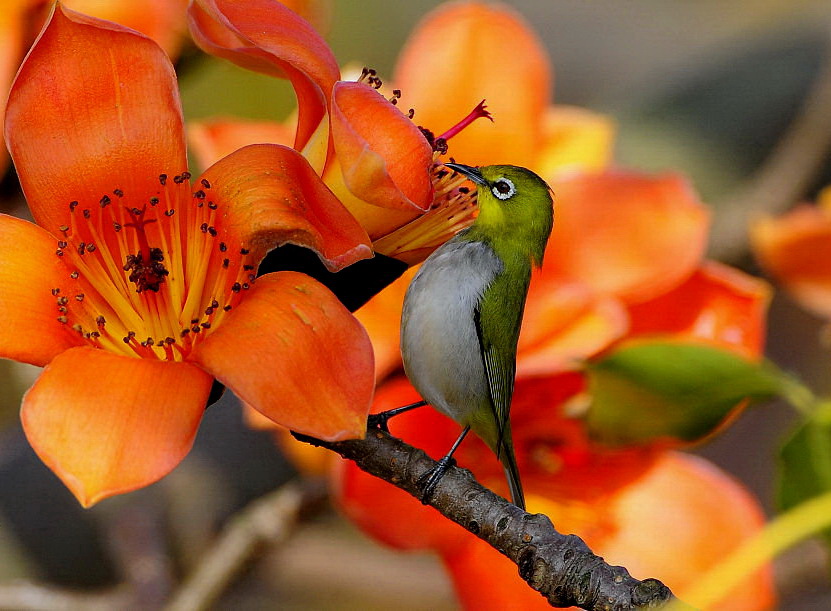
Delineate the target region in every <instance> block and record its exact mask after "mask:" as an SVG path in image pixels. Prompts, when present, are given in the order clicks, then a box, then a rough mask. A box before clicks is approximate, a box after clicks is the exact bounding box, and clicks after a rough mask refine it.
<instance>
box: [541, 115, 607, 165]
mask: <svg viewBox="0 0 831 611" xmlns="http://www.w3.org/2000/svg"><path fill="white" fill-rule="evenodd" d="M542 130H543V142H542V146H541V148H540V152H539V155H538V156H537V159H536V161H535V165H534V170H536V172H537V173H538V174H540V176H545V177H553V176H556V175H557V174H558V173H559V172H564V171H574V170H584V171H585V170H588V171H598V170H602V169H604V168H605V167H606V166H607V165H609V162H610V160H611V158H612V153H613V150H612V149H613V147H614V135H615V124H614V121H612V119H611V118H610V117H607V116H606V115H601V114H599V113H596V112H592V111H590V110H586V109H584V108H578V107H576V106H560V105H557V106H551V107H549V108H548V109H547V110H546V112H545V115H544V117H543V125H542Z"/></svg>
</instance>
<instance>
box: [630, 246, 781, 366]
mask: <svg viewBox="0 0 831 611" xmlns="http://www.w3.org/2000/svg"><path fill="white" fill-rule="evenodd" d="M770 298H771V290H770V286H768V284H767V283H766V282H764V281H763V280H760V279H758V278H754V277H753V276H748V275H747V274H744V273H742V272H740V271H739V270H737V269H733V268H732V267H728V266H726V265H722V264H721V263H717V262H715V261H705V262H704V263H703V264H702V265H701V267H700V268H699V269H698V270H696V271H695V273H693V275H692V276H690V277H689V278H688V279H687V280H686V281H685V282H684V283H683V284H681V285H680V286H678V287H676V288H675V289H673V290H672V291H669V292H668V293H665V294H663V295H661V296H659V297H657V298H656V299H652V300H650V301H647V302H644V303H640V304H637V305H634V306H631V307H630V308H629V313H630V317H631V321H632V328H631V335H641V334H673V335H674V334H681V335H688V336H693V337H695V338H701V339H706V340H713V341H715V342H717V343H718V344H721V345H723V346H724V347H727V348H732V349H734V350H738V351H739V352H741V353H742V354H746V355H747V356H752V357H759V356H761V354H762V348H763V345H764V339H765V319H766V313H767V308H768V304H769V303H770Z"/></svg>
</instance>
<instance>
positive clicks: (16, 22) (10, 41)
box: [0, 0, 32, 176]
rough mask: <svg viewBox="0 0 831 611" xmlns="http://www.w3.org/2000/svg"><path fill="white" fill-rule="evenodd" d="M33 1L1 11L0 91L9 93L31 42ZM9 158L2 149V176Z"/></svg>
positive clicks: (8, 4) (9, 1)
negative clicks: (30, 27) (29, 35)
mask: <svg viewBox="0 0 831 611" xmlns="http://www.w3.org/2000/svg"><path fill="white" fill-rule="evenodd" d="M31 4H32V0H6V1H5V2H4V3H3V10H0V91H1V92H2V94H4V95H5V94H6V93H7V92H8V90H9V89H8V88H9V87H10V86H11V83H12V80H13V79H14V75H15V72H17V68H18V66H19V65H20V60H21V58H22V56H23V51H24V49H25V48H26V46H27V45H28V42H29V40H27V38H28V34H29V32H28V31H27V27H26V26H27V25H28V24H27V19H26V16H27V11H28V10H30V5H31ZM2 127H3V115H2V114H0V128H2ZM8 164H9V157H8V153H7V152H6V150H5V147H2V148H0V176H2V175H4V174H5V173H6V169H7V168H8Z"/></svg>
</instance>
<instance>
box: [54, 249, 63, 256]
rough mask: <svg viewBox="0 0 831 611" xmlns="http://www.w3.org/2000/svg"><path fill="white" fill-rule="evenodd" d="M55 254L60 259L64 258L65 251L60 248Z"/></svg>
mask: <svg viewBox="0 0 831 611" xmlns="http://www.w3.org/2000/svg"><path fill="white" fill-rule="evenodd" d="M55 254H56V255H58V256H59V257H63V251H62V250H61V249H60V248H59V249H58V250H56V251H55Z"/></svg>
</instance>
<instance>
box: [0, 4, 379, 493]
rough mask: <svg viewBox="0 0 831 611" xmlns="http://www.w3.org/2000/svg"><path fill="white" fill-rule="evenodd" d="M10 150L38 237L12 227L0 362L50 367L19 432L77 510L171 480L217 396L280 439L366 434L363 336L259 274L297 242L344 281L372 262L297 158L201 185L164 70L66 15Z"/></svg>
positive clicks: (34, 73) (252, 153)
mask: <svg viewBox="0 0 831 611" xmlns="http://www.w3.org/2000/svg"><path fill="white" fill-rule="evenodd" d="M78 58H83V61H79V59H78ZM46 100H48V103H46V102H45V101H46ZM6 140H7V142H8V144H9V149H10V151H11V154H12V158H13V160H14V162H15V165H16V167H17V172H18V175H19V177H20V182H21V185H22V187H23V190H24V193H25V195H26V198H27V200H28V202H29V205H30V208H31V211H32V215H33V216H34V218H35V221H36V222H37V225H35V224H32V223H28V222H26V221H23V220H19V219H16V218H13V217H9V216H0V258H2V260H3V261H4V264H3V266H2V267H0V313H1V314H2V320H3V324H2V332H1V333H0V356H2V357H5V358H13V359H16V360H19V361H24V362H28V363H32V364H36V365H45V366H46V368H45V370H44V371H43V373H42V374H41V376H40V377H39V379H38V380H37V381H36V382H35V384H34V385H33V387H32V388H31V389H30V390H29V392H28V393H27V394H26V396H25V398H24V400H23V407H22V420H23V426H24V429H25V432H26V435H27V437H28V439H29V441H30V442H31V444H32V446H33V447H34V448H35V451H36V452H37V453H38V454H39V456H40V457H41V458H42V459H43V461H44V462H45V463H46V464H47V465H48V466H49V467H50V468H51V469H52V470H53V471H55V473H56V474H57V475H58V476H59V477H60V478H61V479H62V480H63V481H64V482H65V483H66V485H67V486H68V487H69V488H70V489H71V490H72V491H73V493H74V494H75V495H76V496H77V497H78V499H79V500H80V501H81V503H82V504H84V505H87V506H88V505H91V504H93V503H95V502H97V501H99V500H100V499H102V498H105V497H107V496H111V495H114V494H117V493H121V492H126V491H129V490H133V489H136V488H139V487H141V486H145V485H147V484H149V483H151V482H153V481H155V480H157V479H159V478H160V477H162V476H163V475H165V474H166V473H167V472H169V471H170V470H171V469H172V468H173V467H175V465H176V464H177V463H178V462H179V461H180V460H181V459H182V458H183V457H184V455H185V454H186V453H187V452H188V450H189V449H190V447H191V445H192V443H193V439H194V436H195V434H196V429H197V426H198V424H199V421H200V419H201V415H202V413H203V411H204V409H205V404H206V401H207V399H208V394H209V392H210V388H211V384H212V382H213V379H214V378H216V379H218V380H219V381H221V382H222V383H223V384H226V385H227V386H228V387H229V388H231V389H232V390H233V391H234V392H235V393H236V394H237V395H238V396H239V397H240V398H241V399H243V400H245V401H247V402H248V403H250V404H251V405H253V406H254V407H255V408H256V409H258V410H260V411H261V412H262V413H263V414H264V415H266V416H267V417H269V418H271V419H273V420H275V421H276V422H279V423H281V424H283V425H285V426H288V427H291V428H293V429H296V430H300V431H305V432H308V433H309V434H312V435H315V436H319V437H325V438H330V439H342V438H345V437H358V436H361V435H362V434H363V432H364V428H365V417H366V411H367V409H368V405H369V402H370V398H371V395H372V385H373V365H372V353H371V348H370V346H369V343H368V340H367V337H366V334H365V332H364V331H363V329H362V328H361V327H360V325H359V324H358V323H357V322H356V321H355V319H354V318H353V317H352V316H351V315H350V314H349V313H348V312H347V311H346V310H345V309H344V308H343V306H341V304H340V303H339V302H338V301H337V299H336V298H335V297H334V296H333V295H332V294H331V293H329V292H328V291H327V290H326V289H325V288H323V287H322V286H321V285H319V284H318V283H317V282H315V281H313V280H312V279H310V278H308V277H306V276H303V275H301V274H296V273H289V272H278V273H273V274H267V275H264V276H262V277H260V278H255V276H254V273H255V272H256V269H257V265H258V263H259V261H260V260H261V259H262V257H263V256H264V254H265V253H266V251H268V250H269V249H271V248H273V247H275V246H277V245H279V244H281V243H284V242H286V241H291V242H294V243H299V244H302V245H304V246H306V247H308V248H310V249H312V250H314V251H315V252H317V253H318V254H319V256H320V257H321V259H322V260H323V261H324V262H325V263H326V264H327V266H328V267H329V268H330V269H333V270H335V269H339V268H341V267H343V266H345V265H348V264H350V263H351V262H354V261H356V260H358V259H361V258H365V257H367V256H369V254H370V249H369V244H368V239H367V237H366V234H365V232H364V231H363V230H362V229H361V228H360V226H359V225H358V224H357V223H355V222H354V220H353V218H352V217H351V215H349V213H348V212H347V211H346V210H345V209H344V208H343V207H342V205H341V204H340V202H338V200H337V199H336V198H335V197H334V196H333V195H332V194H331V192H330V191H329V190H328V189H327V188H326V187H325V185H323V183H322V182H321V181H320V180H319V178H318V177H317V175H316V174H315V172H314V170H313V169H312V168H311V167H310V166H309V164H308V162H307V161H306V160H305V159H304V158H303V157H302V156H301V155H299V154H298V153H297V152H296V151H295V150H294V149H291V148H288V147H283V146H278V145H259V146H251V147H247V148H245V149H243V150H240V151H238V152H237V153H235V154H233V155H231V156H229V157H226V158H225V159H223V160H221V161H219V162H218V163H216V164H215V165H214V166H212V167H211V168H209V169H208V170H207V171H206V172H205V173H204V174H203V175H202V176H201V177H200V178H199V179H197V181H196V183H195V184H194V186H191V184H190V178H191V176H190V174H189V173H188V172H187V171H186V166H187V161H186V155H185V143H184V126H183V120H182V114H181V107H180V103H179V97H178V92H177V89H176V79H175V74H174V72H173V67H172V65H171V64H170V61H169V60H168V59H167V56H166V55H165V54H164V52H163V51H162V50H161V48H160V47H159V46H158V45H156V44H155V43H154V42H152V41H151V40H149V39H148V38H146V37H144V36H142V35H140V34H137V33H135V32H133V31H131V30H128V29H127V28H124V27H122V26H119V25H116V24H114V23H109V22H104V21H100V20H97V19H93V18H90V17H87V16H84V15H81V14H78V13H75V12H72V11H70V10H68V9H66V8H64V7H63V6H61V5H58V7H57V8H56V9H55V10H54V13H53V15H52V16H51V18H50V20H49V22H48V23H47V25H46V27H45V28H44V30H43V32H42V33H41V35H40V37H39V38H38V41H37V43H36V44H35V46H34V47H33V48H32V50H31V51H30V53H29V55H28V56H27V59H26V61H25V63H24V64H23V66H22V67H21V69H20V72H19V74H18V76H17V79H16V80H15V83H14V85H13V86H12V90H11V94H10V97H9V102H8V107H7V114H6ZM255 280H256V282H255Z"/></svg>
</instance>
